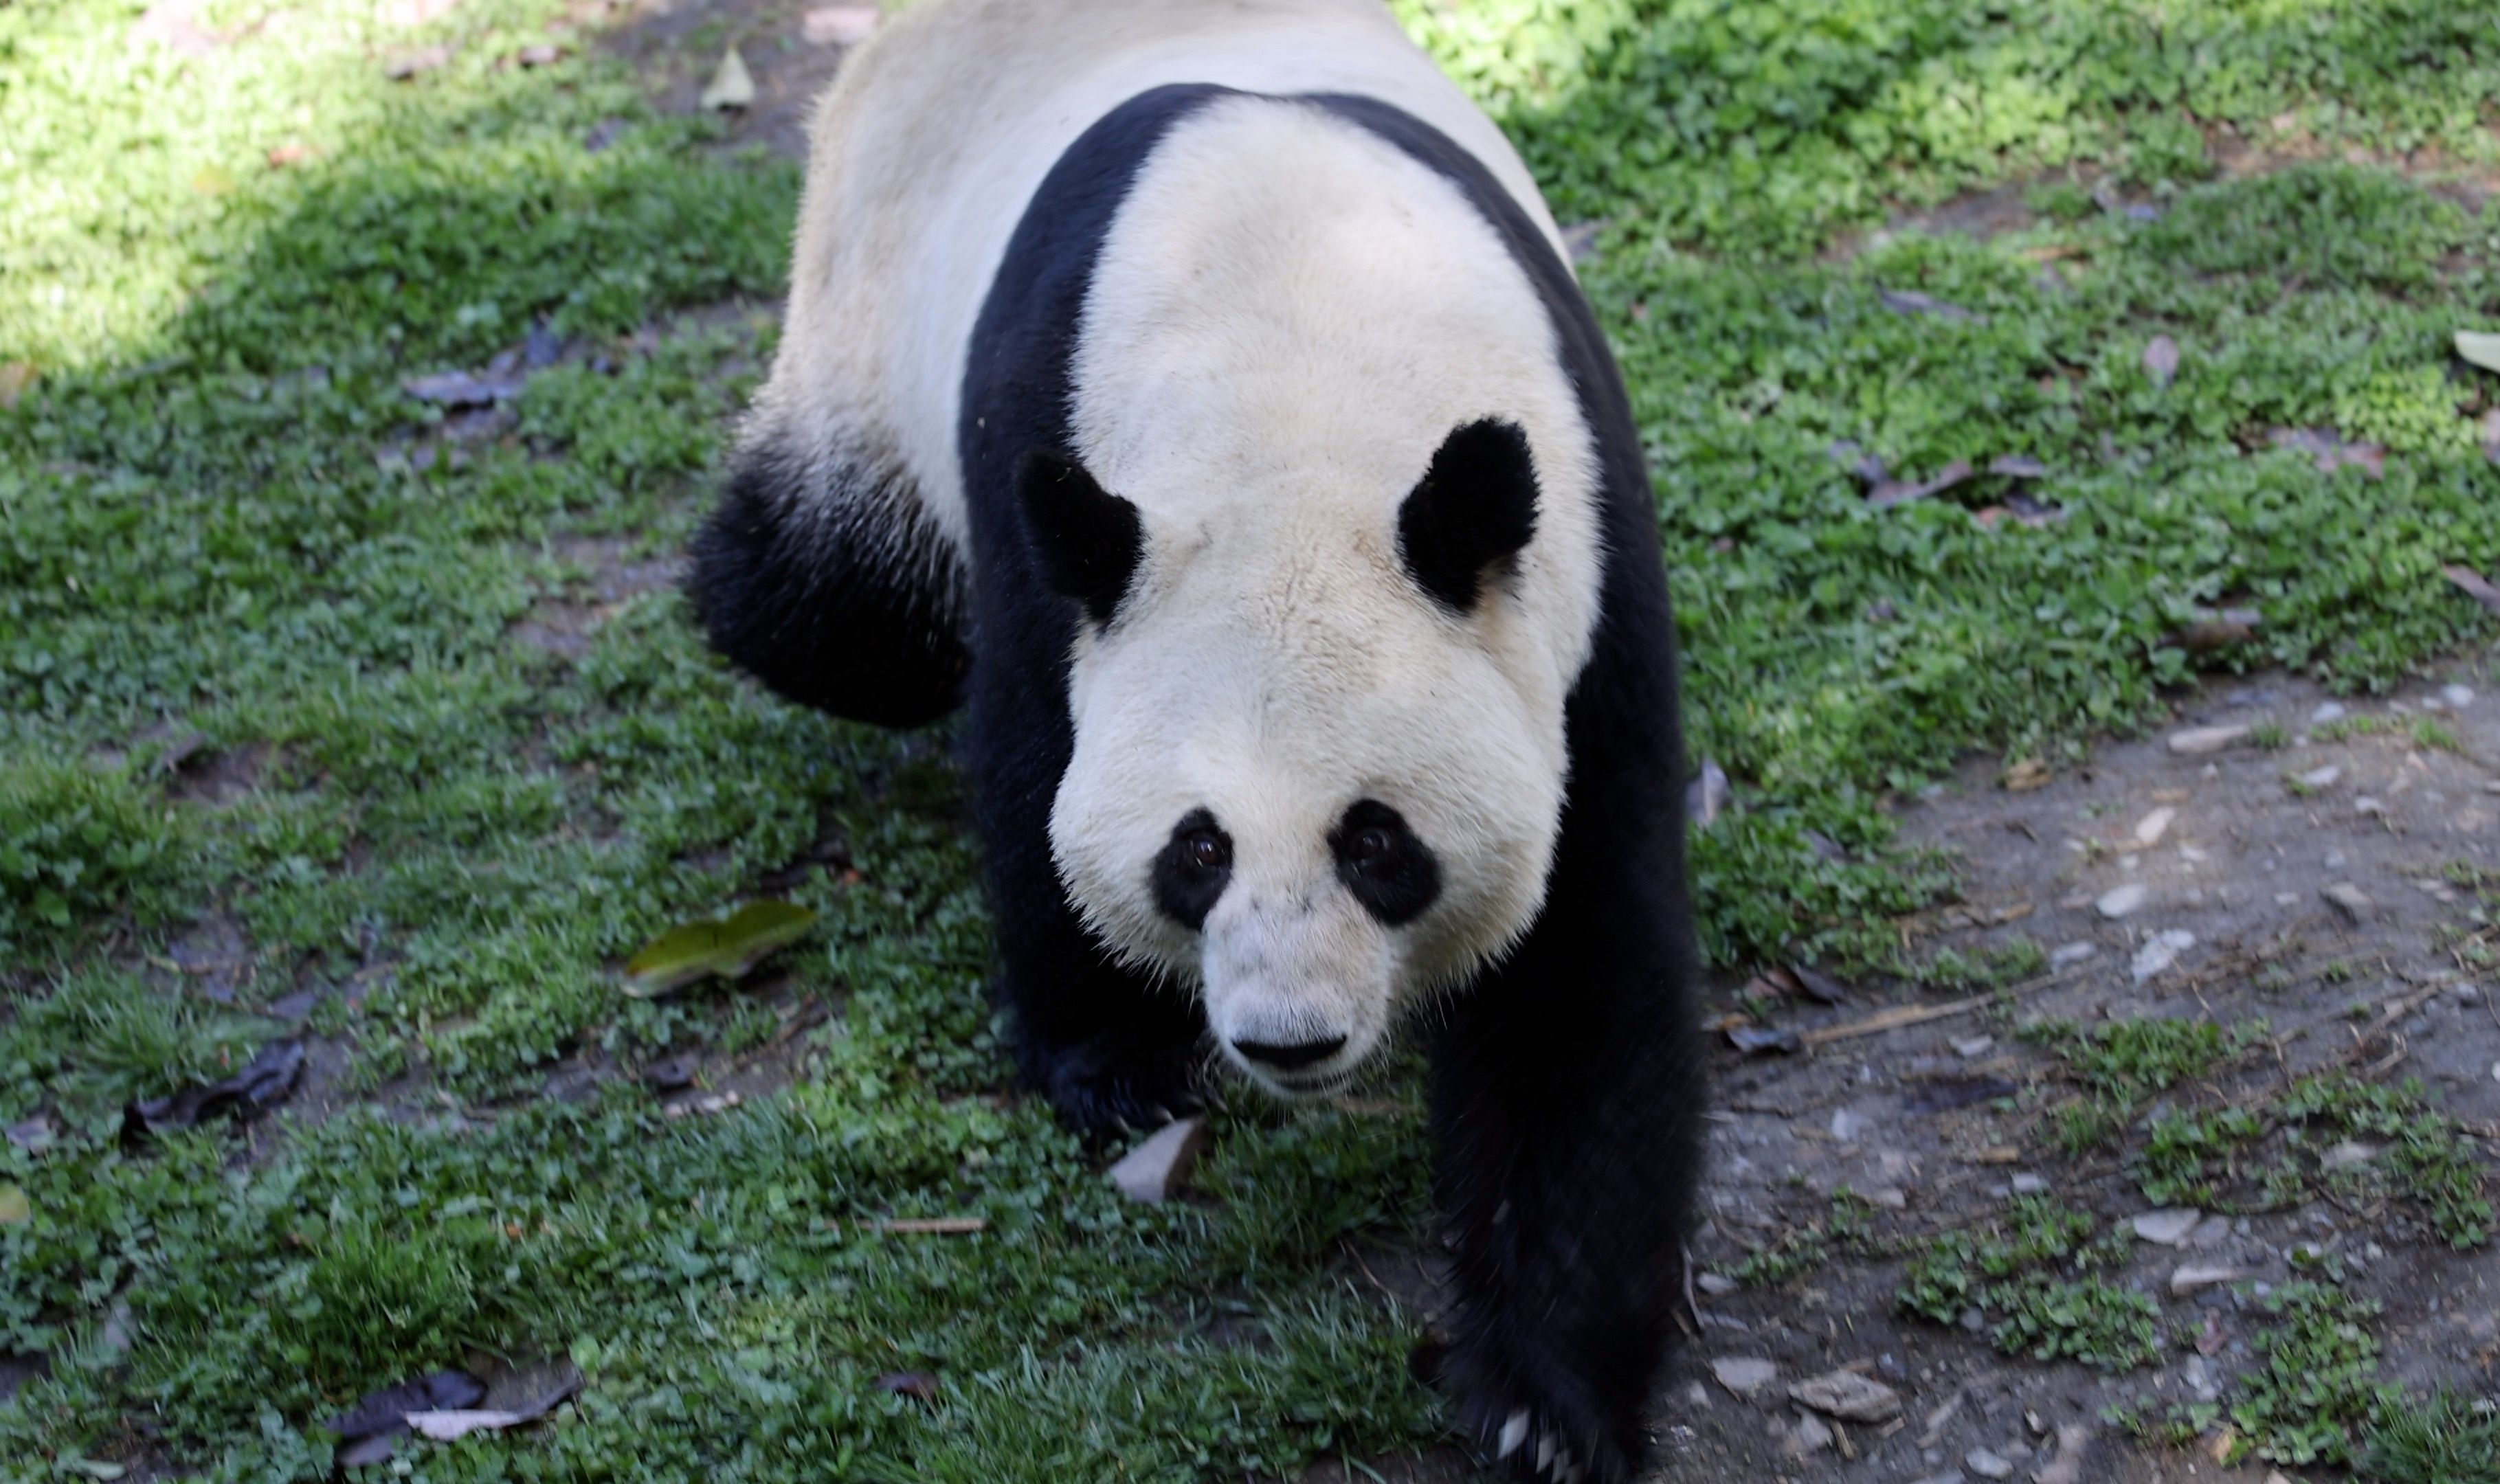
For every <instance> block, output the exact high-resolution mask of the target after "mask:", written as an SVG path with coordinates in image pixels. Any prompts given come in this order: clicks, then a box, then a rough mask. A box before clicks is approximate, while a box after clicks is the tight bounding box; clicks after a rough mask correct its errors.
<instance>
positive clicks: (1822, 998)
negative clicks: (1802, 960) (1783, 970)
mask: <svg viewBox="0 0 2500 1484" xmlns="http://www.w3.org/2000/svg"><path fill="white" fill-rule="evenodd" d="M1789 972H1790V973H1793V974H1794V975H1795V976H1796V981H1797V987H1798V988H1799V989H1802V990H1804V991H1805V995H1806V998H1807V999H1809V1000H1814V1001H1817V1002H1819V1003H1821V1004H1824V1005H1846V1004H1848V1003H1849V986H1848V985H1846V984H1843V983H1841V982H1840V981H1839V980H1838V979H1835V978H1833V977H1832V976H1831V975H1829V974H1827V973H1824V972H1823V971H1822V970H1820V969H1812V968H1808V967H1807V966H1806V965H1803V964H1798V965H1796V966H1795V967H1793V969H1791V970H1790V971H1789Z"/></svg>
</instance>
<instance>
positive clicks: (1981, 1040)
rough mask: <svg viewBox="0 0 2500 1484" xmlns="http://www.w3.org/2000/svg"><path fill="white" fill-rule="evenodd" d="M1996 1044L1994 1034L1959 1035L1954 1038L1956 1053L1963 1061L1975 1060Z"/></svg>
mask: <svg viewBox="0 0 2500 1484" xmlns="http://www.w3.org/2000/svg"><path fill="white" fill-rule="evenodd" d="M1995 1044H1996V1038H1995V1037H1993V1036H1957V1037H1955V1038H1954V1040H1953V1048H1954V1055H1956V1056H1957V1057H1960V1058H1961V1059H1962V1060H1963V1061H1974V1060H1977V1059H1978V1058H1980V1057H1983V1056H1986V1055H1987V1054H1988V1053H1989V1051H1990V1048H1992V1047H1993V1046H1995Z"/></svg>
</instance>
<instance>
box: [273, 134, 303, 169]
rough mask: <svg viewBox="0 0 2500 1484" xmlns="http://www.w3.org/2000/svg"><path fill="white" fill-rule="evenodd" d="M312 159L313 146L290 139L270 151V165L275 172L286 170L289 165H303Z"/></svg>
mask: <svg viewBox="0 0 2500 1484" xmlns="http://www.w3.org/2000/svg"><path fill="white" fill-rule="evenodd" d="M312 157H313V149H312V147H311V146H309V145H306V144H303V143H301V142H299V141H296V140H292V139H290V140H288V141H287V142H286V143H284V144H282V145H280V146H279V147H278V148H275V149H272V150H270V151H269V165H270V168H271V169H273V170H284V169H285V168H286V167H287V166H289V165H301V164H303V163H304V162H305V161H306V160H309V159H311V158H312Z"/></svg>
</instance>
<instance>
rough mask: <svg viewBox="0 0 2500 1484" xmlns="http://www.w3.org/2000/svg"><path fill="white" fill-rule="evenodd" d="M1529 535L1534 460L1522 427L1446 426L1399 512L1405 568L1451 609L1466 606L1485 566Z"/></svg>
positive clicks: (1492, 423)
mask: <svg viewBox="0 0 2500 1484" xmlns="http://www.w3.org/2000/svg"><path fill="white" fill-rule="evenodd" d="M1535 534H1536V465H1535V462H1534V460H1533V459H1531V458H1530V456H1529V451H1528V434H1527V433H1526V432H1524V431H1522V430H1521V428H1520V426H1519V424H1517V423H1515V422H1503V421H1501V420H1500V419H1498V418H1494V417H1486V418H1482V419H1480V420H1478V421H1475V422H1470V423H1467V424H1465V425H1464V426H1463V427H1461V428H1459V429H1458V430H1456V431H1455V432H1453V433H1451V434H1450V436H1449V437H1448V438H1447V439H1444V440H1443V441H1442V443H1441V447H1440V451H1438V452H1436V453H1434V454H1433V455H1432V464H1431V468H1429V469H1427V470H1425V471H1424V478H1423V479H1422V481H1421V482H1419V483H1417V484H1416V486H1415V489H1414V492H1413V493H1411V494H1409V495H1408V496H1407V497H1406V503H1405V504H1404V505H1402V506H1400V507H1399V508H1398V557H1399V559H1400V560H1402V561H1403V562H1405V564H1406V571H1407V574H1408V575H1409V576H1411V577H1414V579H1415V580H1416V582H1417V583H1418V584H1420V585H1421V586H1422V587H1423V589H1424V591H1426V592H1428V593H1431V595H1432V597H1433V598H1434V599H1435V600H1437V601H1438V602H1439V603H1440V604H1441V605H1442V606H1443V607H1444V608H1447V609H1449V610H1452V611H1453V612H1458V613H1465V612H1470V611H1472V610H1474V608H1475V606H1476V598H1477V596H1478V595H1479V593H1480V592H1481V590H1482V588H1483V586H1484V574H1485V569H1486V568H1488V567H1491V566H1493V565H1494V564H1496V563H1497V562H1507V561H1509V560H1510V559H1511V558H1512V557H1515V556H1517V555H1518V554H1519V552H1520V548H1522V547H1524V546H1526V545H1527V544H1528V540H1529V538H1530V537H1531V536H1534V535H1535Z"/></svg>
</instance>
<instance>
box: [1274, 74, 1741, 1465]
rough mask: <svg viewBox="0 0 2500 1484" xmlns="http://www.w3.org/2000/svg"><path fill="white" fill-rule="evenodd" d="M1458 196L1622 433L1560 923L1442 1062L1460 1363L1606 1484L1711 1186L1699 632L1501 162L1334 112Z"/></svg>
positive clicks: (1391, 116) (1486, 987)
mask: <svg viewBox="0 0 2500 1484" xmlns="http://www.w3.org/2000/svg"><path fill="white" fill-rule="evenodd" d="M1314 101H1315V102H1317V103H1318V104H1320V106H1322V107H1325V108H1327V109H1329V110H1330V111H1331V112H1332V113H1334V114H1336V115H1338V116H1340V117H1343V118H1346V119H1349V120H1352V121H1353V122H1356V123H1359V124H1361V125H1362V126H1364V127H1365V128H1366V129H1369V130H1371V131H1372V132H1373V133H1374V134H1376V135H1378V136H1379V137H1381V138H1383V139H1385V140H1387V141H1389V142H1390V143H1391V144H1394V145H1396V146H1397V147H1398V148H1400V149H1402V150H1404V151H1405V152H1406V153H1407V154H1408V155H1410V156H1411V157H1413V158H1415V159H1416V160H1419V161H1421V162H1422V163H1424V164H1426V165H1429V166H1431V168H1433V169H1434V170H1436V171H1438V172H1440V173H1441V175H1443V176H1444V177H1446V178H1447V179H1449V180H1450V181H1453V182H1454V183H1456V184H1457V185H1458V186H1459V187H1460V189H1462V190H1464V192H1465V193H1466V195H1467V197H1468V199H1469V200H1471V201H1473V202H1474V203H1475V206H1476V208H1477V210H1479V211H1480V212H1482V213H1483V214H1484V215H1485V217H1486V219H1487V220H1489V221H1491V222H1492V223H1493V224H1494V226H1495V228H1496V229H1497V231H1499V232H1500V233H1501V235H1502V237H1503V238H1504V240H1505V241H1506V242H1507V243H1508V244H1509V247H1510V251H1511V255H1512V256H1513V257H1514V258H1515V259H1517V261H1518V262H1519V264H1520V266H1521V267H1522V268H1523V269H1524V270H1525V271H1526V272H1527V273H1528V275H1529V276H1530V279H1531V280H1533V281H1534V282H1535V283H1536V285H1537V287H1538V288H1539V290H1540V291H1541V292H1542V294H1543V296H1544V299H1545V304H1546V309H1547V312H1548V313H1550V314H1551V315H1552V316H1553V321H1554V329H1555V334H1556V337H1557V339H1558V340H1559V342H1560V346H1561V351H1562V362H1563V365H1564V366H1565V367H1566V368H1567V369H1568V370H1569V372H1570V374H1571V378H1572V380H1573V381H1574V383H1575V384H1576V386H1577V387H1578V390H1579V394H1580V408H1581V412H1582V415H1583V416H1584V417H1586V418H1587V420H1588V423H1589V427H1590V429H1591V431H1592V432H1593V433H1594V434H1595V440H1596V451H1597V456H1598V465H1599V467H1598V473H1599V478H1600V480H1601V483H1602V490H1603V493H1602V498H1603V502H1604V503H1603V509H1602V511H1601V512H1600V520H1601V525H1600V528H1599V535H1600V539H1601V541H1602V542H1603V546H1604V551H1605V574H1604V586H1603V592H1602V599H1601V608H1600V611H1599V614H1598V619H1597V630H1596V634H1595V637H1594V640H1593V643H1592V645H1591V648H1590V654H1589V663H1588V666H1587V668H1585V669H1584V670H1582V671H1581V673H1580V678H1579V682H1578V684H1577V685H1575V686H1574V687H1573V689H1572V691H1571V695H1570V701H1569V705H1568V710H1567V718H1566V719H1567V726H1568V732H1567V737H1568V741H1569V745H1570V759H1571V763H1570V767H1571V773H1570V783H1569V792H1568V794H1567V795H1566V797H1565V800H1564V803H1563V808H1562V839H1561V841H1559V842H1558V845H1557V848H1556V852H1555V858H1554V869H1553V873H1552V874H1551V875H1550V876H1549V877H1548V878H1547V883H1546V890H1545V908H1544V911H1543V913H1542V915H1541V916H1539V918H1538V919H1537V922H1536V925H1535V926H1534V927H1533V928H1532V929H1530V932H1529V934H1528V937H1527V938H1526V939H1525V940H1522V941H1521V942H1520V944H1519V946H1518V947H1517V948H1516V949H1515V950H1514V951H1513V952H1512V953H1511V954H1510V955H1509V956H1508V957H1507V958H1506V959H1504V960H1503V961H1502V963H1501V964H1500V965H1499V966H1497V968H1496V969H1494V970H1493V971H1491V972H1489V973H1486V974H1485V975H1484V976H1483V977H1481V978H1480V979H1478V980H1477V982H1476V983H1475V984H1473V985H1472V986H1470V987H1469V988H1468V989H1467V990H1466V991H1465V992H1464V994H1463V995H1461V996H1460V997H1459V998H1458V999H1457V1000H1456V1001H1455V1002H1454V1003H1453V1004H1452V1006H1451V1008H1450V1011H1449V1013H1448V1015H1447V1017H1446V1018H1445V1020H1444V1021H1443V1023H1442V1025H1441V1027H1440V1029H1439V1031H1438V1033H1437V1035H1435V1037H1434V1038H1433V1043H1432V1047H1431V1051H1432V1095H1431V1107H1432V1126H1433V1132H1434V1135H1435V1138H1436V1140H1437V1144H1438V1150H1437V1160H1438V1174H1437V1178H1436V1180H1435V1186H1436V1193H1437V1195H1438V1198H1439V1203H1440V1206H1441V1212H1442V1219H1443V1221H1444V1222H1445V1223H1446V1227H1447V1231H1448V1233H1449V1235H1450V1237H1451V1239H1452V1243H1453V1246H1454V1248H1455V1258H1454V1262H1453V1274H1452V1275H1453V1278H1454V1281H1455V1283H1456V1285H1457V1288H1458V1296H1459V1305H1458V1311H1457V1314H1456V1316H1455V1321H1456V1322H1455V1331H1456V1334H1455V1336H1454V1343H1453V1345H1452V1349H1451V1353H1450V1355H1449V1357H1448V1359H1447V1362H1446V1364H1445V1366H1444V1369H1443V1373H1444V1375H1445V1376H1446V1377H1447V1379H1448V1383H1449V1384H1450V1386H1451V1388H1452V1389H1453V1391H1454V1392H1455V1393H1456V1395H1457V1398H1458V1402H1459V1405H1460V1408H1461V1414H1462V1419H1463V1421H1464V1423H1465V1424H1466V1425H1467V1426H1468V1427H1469V1429H1470V1430H1471V1431H1472V1432H1473V1433H1474V1434H1475V1435H1476V1436H1477V1437H1478V1438H1480V1439H1483V1440H1485V1441H1487V1442H1490V1441H1492V1440H1493V1439H1495V1438H1496V1437H1497V1436H1498V1435H1499V1433H1500V1431H1501V1428H1502V1425H1503V1423H1504V1422H1505V1421H1506V1420H1507V1419H1508V1418H1509V1416H1510V1415H1511V1414H1512V1412H1513V1411H1515V1410H1518V1409H1521V1408H1525V1409H1526V1410H1527V1411H1528V1414H1529V1421H1530V1429H1529V1434H1528V1439H1527V1442H1526V1445H1525V1446H1524V1448H1523V1449H1522V1451H1521V1452H1520V1453H1517V1454H1514V1455H1512V1457H1511V1459H1510V1460H1509V1467H1510V1468H1512V1469H1513V1471H1514V1472H1516V1473H1518V1474H1520V1475H1521V1476H1523V1477H1530V1476H1533V1474H1532V1469H1533V1466H1534V1462H1535V1457H1536V1453H1537V1446H1538V1441H1539V1438H1540V1436H1541V1435H1544V1434H1546V1433H1549V1432H1550V1433H1552V1434H1553V1435H1555V1436H1556V1440H1557V1442H1558V1443H1559V1444H1560V1445H1561V1446H1562V1447H1563V1448H1566V1449H1568V1450H1569V1452H1570V1455H1571V1459H1572V1461H1573V1462H1574V1463H1575V1464H1578V1465H1580V1466H1581V1467H1583V1468H1586V1469H1587V1470H1588V1472H1587V1474H1586V1478H1587V1479H1588V1480H1589V1481H1590V1484H1621V1481H1625V1480H1628V1479H1630V1478H1632V1477H1633V1476H1634V1474H1635V1473H1636V1472H1637V1470H1638V1468H1639V1465H1640V1460H1641V1458H1642V1455H1643V1453H1644V1451H1645V1449H1644V1447H1643V1442H1644V1433H1643V1430H1642V1426H1641V1422H1642V1408H1643V1406H1644V1405H1645V1404H1646V1402H1647V1401H1648V1398H1649V1392H1650V1387H1651V1385H1652V1383H1653V1381H1654V1380H1655V1378H1656V1376H1657V1372H1658V1365H1659V1361H1660V1359H1661V1351H1662V1349H1663V1346H1664V1343H1665V1338H1666V1333H1667V1327H1668V1324H1669V1322H1670V1319H1669V1307H1670V1304H1671V1303H1673V1302H1674V1301H1675V1298H1676V1295H1677V1294H1678V1293H1679V1292H1680V1288H1679V1283H1678V1277H1679V1274H1680V1272H1681V1270H1682V1268H1681V1263H1680V1261H1679V1258H1680V1253H1681V1247H1682V1240H1683V1237H1684V1235H1685V1226H1686V1222H1687V1220H1688V1218H1689V1215H1690V1211H1691V1204H1692V1196H1693V1191H1694V1185H1695V1183H1696V1182H1697V1180H1698V1178H1699V1173H1700V1124H1701V1109H1702V1098H1703V1087H1702V1072H1701V1047H1700V1037H1699V1034H1698V1032H1697V1031H1696V1030H1695V1029H1694V1023H1693V1006H1692V1000H1691V995H1692V986H1693V985H1694V982H1695V980H1696V976H1697V973H1698V960H1697V957H1696V954H1695V951H1694V940H1693V924H1692V911H1691V908H1690V907H1689V905H1688V904H1687V901H1686V897H1685V886H1684V789H1683V784H1682V779H1683V777H1684V771H1683V763H1684V757H1683V752H1684V748H1683V742H1682V739H1681V735H1680V733H1679V731H1678V726H1677V711H1676V679H1675V623H1674V619H1673V618H1672V616H1671V615H1670V613H1669V610H1668V608H1667V598H1666V570H1665V565H1664V563H1663V562H1662V561H1661V556H1660V551H1659V540H1658V516H1657V507H1656V504H1655V497H1654V496H1653V495H1652V493H1651V490H1650V482H1649V475H1648V471H1647V470H1646V469H1645V468H1644V466H1643V464H1642V460H1641V449H1640V437H1639V434H1638V431H1637V428H1636V427H1635V425H1634V423H1633V421H1632V412H1631V403H1630V400H1629V399H1628V397H1627V396H1626V395H1625V393H1624V385H1623V378H1622V376H1621V375H1620V374H1619V373H1618V372H1617V371H1616V369H1615V363H1614V357H1613V356H1612V355H1611V354H1609V353H1608V351H1607V349H1606V343H1605V339H1604V337H1603V336H1602V335H1601V334H1600V333H1599V332H1598V329H1597V324H1596V319H1595V315H1593V314H1592V313H1590V311H1589V306H1588V301H1587V300H1586V299H1585V298H1583V297H1582V296H1581V293H1580V289H1579V285H1578V284H1577V283H1576V282H1574V281H1573V280H1572V278H1571V274H1570V270H1569V269H1567V268H1566V267H1564V266H1563V264H1562V259H1561V258H1560V257H1558V256H1556V254H1555V252H1554V250H1553V248H1552V247H1551V246H1550V245H1549V244H1548V243H1547V241H1546V239H1545V237H1544V234H1543V233H1541V232H1539V231H1537V230H1536V228H1535V226H1534V224H1533V223H1532V222H1531V221H1530V218H1529V216H1528V214H1527V213H1525V212H1523V211H1522V210H1521V209H1520V208H1519V205H1518V204H1517V203H1516V202H1514V201H1512V200H1511V199H1510V197H1509V196H1508V194H1507V193H1505V192H1504V191H1503V190H1502V188H1501V186H1500V184H1499V182H1497V181H1495V180H1494V178H1493V176H1492V174H1491V173H1490V172H1489V171H1487V170H1486V169H1485V168H1484V166H1483V164H1482V163H1481V162H1479V161H1478V160H1476V159H1475V158H1474V157H1473V156H1471V155H1469V154H1468V153H1467V152H1466V151H1465V150H1464V149H1462V148H1459V146H1458V145H1457V144H1456V143H1454V142H1452V141H1451V140H1450V139H1449V138H1447V137H1446V136H1444V135H1442V134H1441V133H1439V132H1438V131H1437V130H1434V129H1432V128H1431V126H1429V125H1427V124H1425V123H1423V122H1421V121H1420V120H1418V119H1416V118H1414V117H1412V116H1411V115H1407V114H1405V113H1402V112H1400V111H1399V110H1398V109H1395V108H1392V107H1390V106H1388V105H1387V104H1384V103H1381V102H1379V101H1377V100H1375V99H1370V98H1360V97H1351V96H1329V97H1324V98H1319V99H1315V100H1314Z"/></svg>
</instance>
